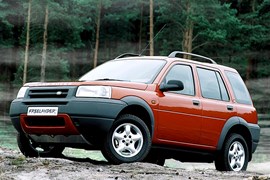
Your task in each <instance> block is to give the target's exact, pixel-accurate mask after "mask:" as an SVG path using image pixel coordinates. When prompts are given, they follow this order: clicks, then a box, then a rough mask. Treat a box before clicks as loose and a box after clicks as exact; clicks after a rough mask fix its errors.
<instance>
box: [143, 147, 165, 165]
mask: <svg viewBox="0 0 270 180" xmlns="http://www.w3.org/2000/svg"><path fill="white" fill-rule="evenodd" d="M165 160H166V159H165V158H164V157H163V156H161V154H160V152H159V151H158V150H154V149H151V150H150V152H149V153H148V155H147V156H146V158H145V159H144V162H148V163H152V164H157V165H159V166H164V164H165Z"/></svg>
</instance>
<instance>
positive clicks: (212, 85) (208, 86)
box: [197, 68, 229, 101]
mask: <svg viewBox="0 0 270 180" xmlns="http://www.w3.org/2000/svg"><path fill="white" fill-rule="evenodd" d="M197 71H198V75H199V80H200V86H201V91H202V96H203V97H204V98H209V99H216V100H222V101H229V95H228V92H227V89H226V87H225V84H224V82H223V80H222V78H221V76H220V74H219V73H218V72H216V71H212V70H207V69H202V68H197Z"/></svg>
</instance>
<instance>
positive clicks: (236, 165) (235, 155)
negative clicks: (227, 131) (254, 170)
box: [215, 134, 249, 171]
mask: <svg viewBox="0 0 270 180" xmlns="http://www.w3.org/2000/svg"><path fill="white" fill-rule="evenodd" d="M248 159H249V150H248V146H247V143H246V141H245V139H244V138H243V137H242V136H241V135H239V134H231V135H230V136H229V137H228V138H227V139H226V141H225V143H224V145H223V149H222V151H221V152H220V153H219V154H218V155H217V158H216V160H215V166H216V169H217V170H219V171H245V170H246V169H247V165H248Z"/></svg>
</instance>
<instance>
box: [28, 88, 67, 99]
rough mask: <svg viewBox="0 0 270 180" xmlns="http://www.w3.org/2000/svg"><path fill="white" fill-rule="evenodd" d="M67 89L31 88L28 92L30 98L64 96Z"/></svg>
mask: <svg viewBox="0 0 270 180" xmlns="http://www.w3.org/2000/svg"><path fill="white" fill-rule="evenodd" d="M67 95H68V89H31V90H29V92H28V96H29V97H30V98H66V97H67Z"/></svg>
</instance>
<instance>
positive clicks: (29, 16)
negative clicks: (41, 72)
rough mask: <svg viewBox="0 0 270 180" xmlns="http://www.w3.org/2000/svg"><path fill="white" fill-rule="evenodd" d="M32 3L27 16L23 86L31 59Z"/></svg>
mask: <svg viewBox="0 0 270 180" xmlns="http://www.w3.org/2000/svg"><path fill="white" fill-rule="evenodd" d="M31 3H32V0H29V1H28V15H27V30H26V32H27V33H26V44H25V57H24V70H23V84H25V83H26V80H27V66H28V59H29V41H30V21H31Z"/></svg>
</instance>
